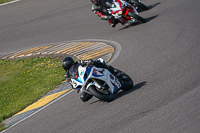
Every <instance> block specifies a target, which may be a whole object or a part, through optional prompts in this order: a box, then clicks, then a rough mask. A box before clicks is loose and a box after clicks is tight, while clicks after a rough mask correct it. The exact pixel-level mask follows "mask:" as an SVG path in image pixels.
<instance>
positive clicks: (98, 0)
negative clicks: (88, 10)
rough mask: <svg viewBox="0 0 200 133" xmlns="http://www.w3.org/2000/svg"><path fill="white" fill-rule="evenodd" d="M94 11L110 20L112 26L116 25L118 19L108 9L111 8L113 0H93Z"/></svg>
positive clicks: (103, 18)
mask: <svg viewBox="0 0 200 133" xmlns="http://www.w3.org/2000/svg"><path fill="white" fill-rule="evenodd" d="M91 2H92V11H93V12H94V13H95V14H97V15H98V16H99V17H100V18H101V19H102V20H108V23H109V25H110V27H113V28H114V27H115V26H116V24H117V23H118V20H116V19H114V17H113V16H112V15H110V14H109V13H108V11H107V9H109V8H111V6H112V0H91Z"/></svg>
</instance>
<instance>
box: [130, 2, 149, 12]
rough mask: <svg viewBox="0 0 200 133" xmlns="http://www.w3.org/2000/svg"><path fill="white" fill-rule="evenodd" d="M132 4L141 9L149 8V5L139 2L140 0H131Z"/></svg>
mask: <svg viewBox="0 0 200 133" xmlns="http://www.w3.org/2000/svg"><path fill="white" fill-rule="evenodd" d="M131 4H132V5H133V6H134V7H138V8H139V9H141V10H143V11H146V10H148V7H147V6H146V5H144V4H143V3H141V2H139V1H138V0H131Z"/></svg>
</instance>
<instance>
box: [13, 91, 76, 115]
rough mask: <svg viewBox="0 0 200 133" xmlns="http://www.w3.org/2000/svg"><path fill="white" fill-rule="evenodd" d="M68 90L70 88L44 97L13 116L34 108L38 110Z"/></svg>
mask: <svg viewBox="0 0 200 133" xmlns="http://www.w3.org/2000/svg"><path fill="white" fill-rule="evenodd" d="M70 90H72V88H71V89H67V90H64V91H61V92H58V93H55V94H52V95H49V96H46V97H44V98H42V99H40V100H38V101H37V102H35V103H33V104H31V105H30V106H28V107H26V108H25V109H24V110H22V111H20V112H19V113H17V114H15V115H14V116H16V115H19V114H22V113H24V112H27V111H30V110H33V109H36V108H39V107H42V106H44V105H46V104H48V103H49V102H51V101H52V100H54V99H56V98H58V97H59V96H61V95H63V94H64V93H66V92H68V91H70Z"/></svg>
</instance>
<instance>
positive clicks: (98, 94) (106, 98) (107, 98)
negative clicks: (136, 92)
mask: <svg viewBox="0 0 200 133" xmlns="http://www.w3.org/2000/svg"><path fill="white" fill-rule="evenodd" d="M88 90H89V91H90V92H91V93H92V95H93V96H95V97H96V98H98V99H100V100H102V101H106V102H110V101H112V100H113V98H114V96H113V95H105V94H104V93H101V92H100V91H98V90H97V89H96V87H95V86H90V87H89V88H88Z"/></svg>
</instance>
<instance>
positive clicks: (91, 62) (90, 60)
mask: <svg viewBox="0 0 200 133" xmlns="http://www.w3.org/2000/svg"><path fill="white" fill-rule="evenodd" d="M92 64H93V60H92V59H89V60H88V62H87V67H89V66H90V65H92Z"/></svg>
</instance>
